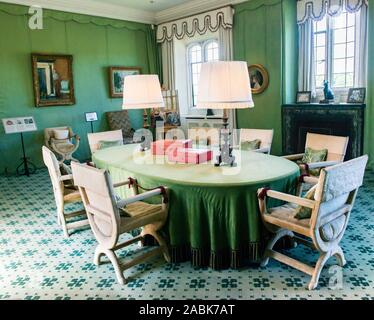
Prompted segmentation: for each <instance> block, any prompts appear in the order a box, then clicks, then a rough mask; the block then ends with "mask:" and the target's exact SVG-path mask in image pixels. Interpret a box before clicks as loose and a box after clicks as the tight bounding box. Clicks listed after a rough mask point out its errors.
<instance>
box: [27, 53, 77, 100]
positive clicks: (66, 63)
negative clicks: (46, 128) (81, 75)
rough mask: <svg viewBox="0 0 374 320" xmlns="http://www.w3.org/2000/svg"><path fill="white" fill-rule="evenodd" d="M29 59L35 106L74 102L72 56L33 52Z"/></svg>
mask: <svg viewBox="0 0 374 320" xmlns="http://www.w3.org/2000/svg"><path fill="white" fill-rule="evenodd" d="M31 60H32V73H33V84H34V96H35V106H36V107H50V106H67V105H73V104H75V96H74V81H73V56H71V55H60V54H53V55H50V54H39V53H33V54H32V55H31Z"/></svg>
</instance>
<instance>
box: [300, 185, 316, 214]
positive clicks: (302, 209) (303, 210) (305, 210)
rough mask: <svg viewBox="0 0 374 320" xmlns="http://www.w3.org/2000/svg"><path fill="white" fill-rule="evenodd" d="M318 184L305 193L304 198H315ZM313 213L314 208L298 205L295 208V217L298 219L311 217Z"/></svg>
mask: <svg viewBox="0 0 374 320" xmlns="http://www.w3.org/2000/svg"><path fill="white" fill-rule="evenodd" d="M316 189H317V186H313V187H312V188H311V189H309V191H308V192H307V193H306V194H305V196H304V198H305V199H308V200H314V194H315V193H316ZM311 215H312V209H310V208H307V207H303V206H297V207H296V210H295V218H296V219H310V217H311Z"/></svg>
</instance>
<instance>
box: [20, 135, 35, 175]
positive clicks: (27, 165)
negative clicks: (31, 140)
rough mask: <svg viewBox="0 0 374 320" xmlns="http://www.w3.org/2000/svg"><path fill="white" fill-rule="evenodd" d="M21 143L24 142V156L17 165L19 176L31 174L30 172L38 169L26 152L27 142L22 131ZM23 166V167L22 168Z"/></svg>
mask: <svg viewBox="0 0 374 320" xmlns="http://www.w3.org/2000/svg"><path fill="white" fill-rule="evenodd" d="M21 143H22V154H23V157H22V158H21V159H22V162H21V164H20V165H19V166H18V167H17V174H18V175H19V176H28V177H29V176H30V174H33V173H35V171H36V166H35V165H34V164H33V163H32V162H31V161H29V158H27V157H26V152H25V144H24V142H23V134H22V132H21ZM22 167H23V168H22Z"/></svg>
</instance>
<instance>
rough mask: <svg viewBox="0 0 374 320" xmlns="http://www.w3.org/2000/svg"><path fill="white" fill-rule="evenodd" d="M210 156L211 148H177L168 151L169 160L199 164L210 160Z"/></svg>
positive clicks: (211, 154) (211, 153)
mask: <svg viewBox="0 0 374 320" xmlns="http://www.w3.org/2000/svg"><path fill="white" fill-rule="evenodd" d="M212 156H213V152H212V150H208V149H190V148H188V149H185V148H179V149H177V150H176V152H175V151H174V152H170V153H169V154H168V159H169V161H171V162H180V163H195V164H199V163H203V162H207V161H210V160H212Z"/></svg>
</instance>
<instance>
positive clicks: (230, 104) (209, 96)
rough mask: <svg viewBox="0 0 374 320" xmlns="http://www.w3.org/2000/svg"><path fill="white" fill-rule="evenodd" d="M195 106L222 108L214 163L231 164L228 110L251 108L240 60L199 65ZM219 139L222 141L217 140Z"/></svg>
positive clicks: (250, 98)
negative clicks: (217, 149) (220, 127)
mask: <svg viewBox="0 0 374 320" xmlns="http://www.w3.org/2000/svg"><path fill="white" fill-rule="evenodd" d="M196 107H197V108H198V109H223V130H222V129H221V130H220V154H219V156H218V157H217V161H218V162H217V163H216V166H220V165H221V164H223V165H230V166H234V165H235V157H234V156H233V155H232V146H230V142H229V139H230V131H229V129H227V126H228V109H244V108H253V107H254V103H253V100H252V90H251V85H250V82H249V74H248V65H247V62H244V61H216V62H207V63H203V64H202V65H201V71H200V79H199V84H198V94H197V105H196ZM222 140H223V144H222V143H221V142H222Z"/></svg>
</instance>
